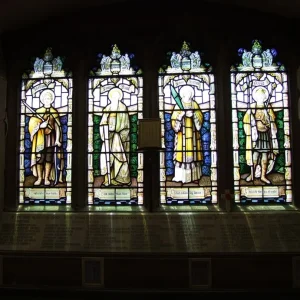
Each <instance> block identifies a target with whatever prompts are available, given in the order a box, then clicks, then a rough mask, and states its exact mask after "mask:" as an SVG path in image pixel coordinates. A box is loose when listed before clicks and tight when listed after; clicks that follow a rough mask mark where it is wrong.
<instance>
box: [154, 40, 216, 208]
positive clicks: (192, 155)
mask: <svg viewBox="0 0 300 300" xmlns="http://www.w3.org/2000/svg"><path fill="white" fill-rule="evenodd" d="M169 58H170V60H169V61H170V64H171V66H166V67H163V68H161V69H160V70H159V79H158V84H159V111H160V118H161V124H162V128H161V129H162V147H163V149H164V151H162V152H161V154H160V200H161V203H162V204H188V205H190V204H200V203H216V202H217V145H216V103H215V79H214V75H213V73H212V67H211V66H210V65H209V64H207V63H203V62H202V59H201V56H200V53H199V52H198V51H195V52H192V51H190V48H189V45H188V44H187V43H186V42H184V43H183V46H182V49H181V51H180V52H179V53H175V52H172V53H170V54H169Z"/></svg>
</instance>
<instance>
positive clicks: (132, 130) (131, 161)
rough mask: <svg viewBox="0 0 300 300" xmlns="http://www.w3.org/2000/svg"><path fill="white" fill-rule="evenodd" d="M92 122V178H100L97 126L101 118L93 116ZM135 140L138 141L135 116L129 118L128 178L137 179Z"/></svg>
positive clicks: (99, 140) (99, 142)
mask: <svg viewBox="0 0 300 300" xmlns="http://www.w3.org/2000/svg"><path fill="white" fill-rule="evenodd" d="M93 121H94V130H93V132H94V144H93V147H94V153H93V169H94V176H100V151H101V146H102V141H101V138H100V132H99V128H100V127H99V124H100V122H101V116H96V115H94V116H93ZM137 139H138V117H137V114H134V115H131V116H130V159H129V167H130V176H131V177H135V178H136V177H137V173H138V172H137V168H138V154H137Z"/></svg>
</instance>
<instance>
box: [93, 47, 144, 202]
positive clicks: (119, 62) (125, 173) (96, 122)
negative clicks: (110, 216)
mask: <svg viewBox="0 0 300 300" xmlns="http://www.w3.org/2000/svg"><path fill="white" fill-rule="evenodd" d="M98 58H99V62H100V68H96V69H94V70H92V71H91V74H90V78H89V96H88V97H89V100H88V101H89V119H88V203H89V204H95V205H137V204H143V154H142V153H139V152H137V141H138V120H139V119H142V118H143V77H142V72H141V70H140V69H137V68H135V67H132V66H131V62H132V59H133V55H132V54H130V55H129V54H124V55H122V54H121V52H120V50H119V48H118V47H117V45H113V47H112V52H111V54H110V55H109V56H106V55H102V54H99V55H98Z"/></svg>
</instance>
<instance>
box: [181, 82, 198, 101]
mask: <svg viewBox="0 0 300 300" xmlns="http://www.w3.org/2000/svg"><path fill="white" fill-rule="evenodd" d="M184 91H190V95H191V98H192V97H194V95H195V92H194V89H193V88H192V87H191V86H190V85H184V86H183V87H182V88H181V89H180V91H179V95H180V96H181V97H182V93H183V92H184Z"/></svg>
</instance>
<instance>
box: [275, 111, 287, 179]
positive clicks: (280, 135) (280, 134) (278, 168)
mask: <svg viewBox="0 0 300 300" xmlns="http://www.w3.org/2000/svg"><path fill="white" fill-rule="evenodd" d="M275 116H276V126H277V139H278V147H279V149H280V150H279V154H278V155H277V158H276V161H275V164H274V168H273V171H274V172H278V173H284V170H285V157H284V128H283V111H282V110H281V111H278V112H275Z"/></svg>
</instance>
